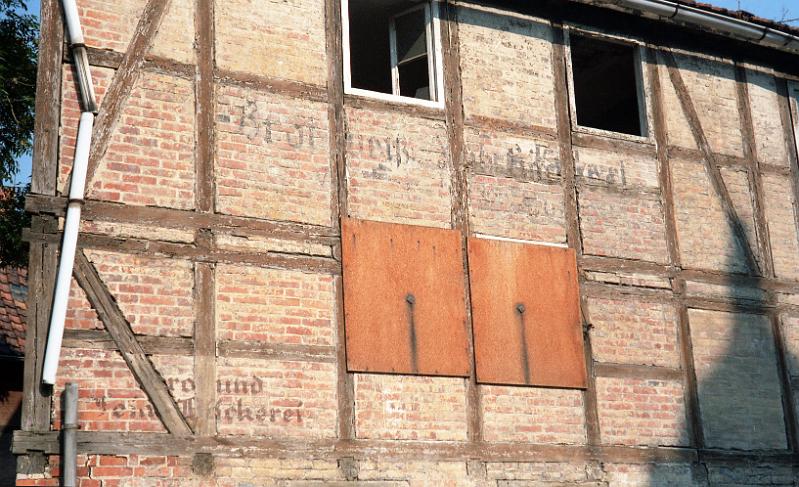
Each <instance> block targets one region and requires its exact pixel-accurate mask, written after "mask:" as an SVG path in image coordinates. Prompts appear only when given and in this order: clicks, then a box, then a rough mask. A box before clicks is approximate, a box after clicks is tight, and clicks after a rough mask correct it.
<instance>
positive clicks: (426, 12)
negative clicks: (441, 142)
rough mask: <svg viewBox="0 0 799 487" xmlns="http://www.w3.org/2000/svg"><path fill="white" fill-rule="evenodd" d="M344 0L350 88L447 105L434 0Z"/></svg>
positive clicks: (346, 73)
mask: <svg viewBox="0 0 799 487" xmlns="http://www.w3.org/2000/svg"><path fill="white" fill-rule="evenodd" d="M341 5H342V19H343V28H344V29H343V36H344V42H343V48H344V82H345V91H346V92H347V93H350V94H357V95H365V96H372V97H375V98H382V99H386V100H391V101H401V102H409V103H415V104H422V105H432V106H443V100H442V98H443V97H442V93H443V78H442V67H441V54H440V51H441V49H440V43H439V23H438V6H437V3H436V2H435V1H427V2H421V3H420V2H411V1H408V0H385V1H379V2H376V1H373V0H342V4H341Z"/></svg>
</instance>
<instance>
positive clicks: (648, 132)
mask: <svg viewBox="0 0 799 487" xmlns="http://www.w3.org/2000/svg"><path fill="white" fill-rule="evenodd" d="M572 33H574V34H575V35H580V36H583V37H590V38H593V39H597V40H600V41H604V42H613V43H616V44H624V45H627V46H632V47H633V49H634V51H633V52H634V58H633V63H634V65H635V88H636V97H637V99H638V124H639V129H640V131H641V133H642V134H643V135H633V134H626V133H624V132H614V131H612V130H605V129H598V128H595V127H587V126H585V125H579V124H578V123H577V101H576V98H575V91H574V67H573V66H572V53H571V34H572ZM564 34H565V41H566V42H565V44H566V70H567V76H566V83H567V85H568V89H569V115H570V116H571V125H572V130H573V131H575V132H581V133H586V134H591V135H599V136H604V137H610V138H614V139H624V140H631V141H634V142H646V143H654V142H655V139H654V133H653V130H652V122H651V120H650V115H649V105H650V103H649V101H650V100H648V96H647V90H646V84H647V82H648V81H649V80H648V79H647V73H646V72H645V70H644V66H643V64H644V63H643V55H642V54H643V53H642V49H643V47H644V43H643V42H641V41H639V40H637V39H631V38H628V37H622V36H617V35H612V34H607V33H604V32H597V31H593V30H589V29H586V28H580V27H575V26H566V27H565V29H564Z"/></svg>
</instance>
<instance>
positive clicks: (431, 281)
mask: <svg viewBox="0 0 799 487" xmlns="http://www.w3.org/2000/svg"><path fill="white" fill-rule="evenodd" d="M341 243H342V263H343V279H344V319H345V321H344V326H345V332H346V343H347V368H348V370H350V371H360V372H386V373H398V374H420V375H446V376H468V375H469V353H468V338H467V337H468V335H467V333H468V332H467V324H466V299H465V295H466V291H465V280H466V276H465V274H464V271H463V249H462V240H461V235H460V233H459V232H457V231H454V230H443V229H438V228H426V227H418V226H411V225H398V224H391V223H379V222H370V221H363V220H355V219H342V236H341Z"/></svg>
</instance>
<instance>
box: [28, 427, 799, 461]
mask: <svg viewBox="0 0 799 487" xmlns="http://www.w3.org/2000/svg"><path fill="white" fill-rule="evenodd" d="M58 435H59V432H58V431H50V432H42V433H34V432H26V431H17V432H15V434H14V443H13V449H12V451H13V452H14V453H22V452H25V451H26V450H40V451H44V452H45V453H46V454H58V451H59V442H58ZM77 441H78V452H79V453H81V454H104V455H129V454H140V455H180V456H189V455H192V454H194V453H210V454H213V455H218V456H221V457H225V456H234V457H246V458H257V457H281V458H283V457H289V456H290V457H295V458H305V459H317V460H322V459H332V460H337V459H339V458H341V457H343V456H351V457H354V458H362V459H374V458H383V459H392V460H429V459H430V458H435V459H436V460H437V461H465V460H472V459H478V460H481V461H486V462H541V463H553V462H607V463H626V464H651V463H696V462H699V461H702V462H714V463H716V462H717V463H726V462H734V463H738V464H740V463H747V464H749V463H754V462H762V463H768V464H780V465H792V464H794V463H796V462H797V461H799V456H798V455H796V454H793V453H789V452H786V451H785V450H773V451H771V450H768V451H757V452H744V451H722V450H706V449H693V448H668V447H648V448H641V447H628V446H586V445H544V444H532V443H472V442H450V441H428V442H425V441H402V442H397V441H392V440H339V439H312V440H274V439H269V438H251V437H242V436H233V437H224V436H223V437H216V438H199V437H188V438H175V437H174V436H172V435H168V434H164V433H111V432H94V431H78V432H77Z"/></svg>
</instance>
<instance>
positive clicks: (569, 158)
mask: <svg viewBox="0 0 799 487" xmlns="http://www.w3.org/2000/svg"><path fill="white" fill-rule="evenodd" d="M565 43H566V39H565V35H564V30H563V25H562V24H561V23H559V22H553V23H552V75H553V79H554V83H555V111H556V118H557V124H558V125H557V133H558V147H559V148H560V164H561V168H562V169H561V173H562V174H563V182H562V184H563V200H564V203H563V206H564V216H565V218H566V239H567V242H568V243H569V246H570V247H571V248H573V249H574V250H575V252H576V253H577V259H578V262H579V259H580V257H582V255H583V244H582V242H583V240H582V235H581V232H580V216H579V204H578V201H577V176H576V174H575V167H574V151H573V147H572V134H571V119H570V113H571V112H570V110H569V93H568V83H567V80H566V63H567V62H568V60H567V59H566V45H565ZM583 282H584V277H583V275H582V272H580V284H581V285H582V284H583ZM580 313H581V316H582V318H583V325H584V326H583V328H584V330H585V331H584V334H583V338H584V342H585V347H584V348H585V366H586V374H587V379H588V386H587V388H586V390H585V393H584V395H583V405H584V408H585V425H586V433H587V435H588V438H587V440H588V444H589V445H598V444H599V443H600V432H599V411H598V405H597V391H596V374H595V373H594V358H593V353H592V347H591V335H590V333H589V331H588V327H587V325H588V321H587V319H588V318H587V317H588V309H587V306H586V302H585V299H581V300H580Z"/></svg>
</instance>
